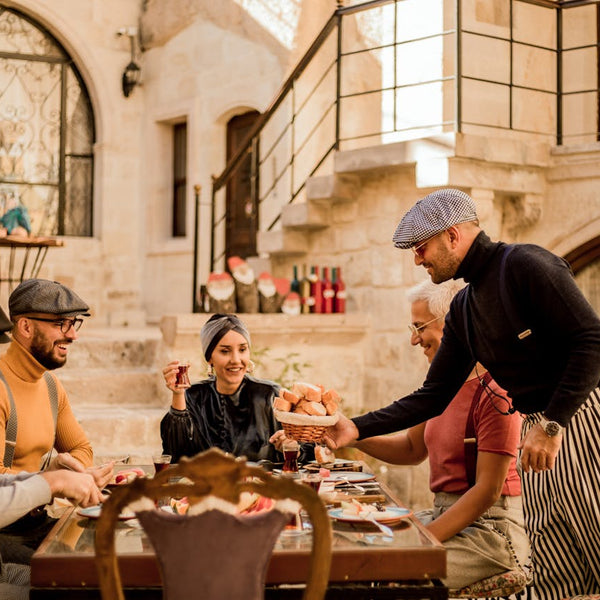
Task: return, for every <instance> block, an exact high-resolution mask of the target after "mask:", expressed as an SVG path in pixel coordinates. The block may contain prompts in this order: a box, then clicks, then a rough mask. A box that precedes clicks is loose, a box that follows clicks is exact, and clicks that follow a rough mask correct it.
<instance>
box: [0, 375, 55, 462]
mask: <svg viewBox="0 0 600 600" xmlns="http://www.w3.org/2000/svg"><path fill="white" fill-rule="evenodd" d="M44 379H45V380H46V385H47V386H48V397H49V398H50V409H51V410H52V419H53V421H54V436H55V438H56V421H57V418H58V390H57V389H56V382H55V381H54V377H52V375H50V373H49V372H48V371H45V372H44ZM0 381H2V383H3V384H4V387H5V388H6V394H7V396H8V401H9V403H10V416H9V417H8V421H7V423H6V434H5V435H6V437H5V444H4V466H5V467H6V468H7V469H9V468H10V467H11V466H12V462H13V457H14V454H15V446H16V444H17V409H16V407H15V401H14V398H13V395H12V392H11V390H10V387H9V385H8V383H7V382H6V379H5V378H4V375H3V374H2V371H0ZM52 447H54V442H52ZM51 454H52V448H50V452H49V453H48V456H51ZM42 470H43V469H42Z"/></svg>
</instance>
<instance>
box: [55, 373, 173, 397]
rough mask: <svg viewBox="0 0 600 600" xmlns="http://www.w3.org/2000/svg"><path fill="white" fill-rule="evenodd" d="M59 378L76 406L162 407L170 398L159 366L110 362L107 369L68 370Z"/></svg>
mask: <svg viewBox="0 0 600 600" xmlns="http://www.w3.org/2000/svg"><path fill="white" fill-rule="evenodd" d="M59 378H60V381H61V383H62V384H63V386H64V388H65V390H66V391H67V394H68V395H69V400H70V402H71V406H73V407H80V406H89V405H94V404H96V405H100V404H103V405H107V406H114V405H122V406H128V407H129V406H131V405H143V406H162V405H163V404H164V403H165V402H167V403H168V402H169V399H170V392H169V390H168V389H167V388H166V387H165V384H164V379H163V377H162V373H161V372H160V371H159V370H158V368H155V367H154V368H150V367H138V368H128V369H123V368H121V367H114V366H109V365H106V367H105V368H103V369H98V368H95V369H71V370H69V371H67V370H66V369H65V370H64V371H61V372H60V374H59Z"/></svg>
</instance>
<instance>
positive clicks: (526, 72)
mask: <svg viewBox="0 0 600 600" xmlns="http://www.w3.org/2000/svg"><path fill="white" fill-rule="evenodd" d="M406 4H407V3H405V2H404V0H373V1H371V2H364V3H362V4H360V5H357V6H351V7H345V8H343V7H340V8H338V9H337V10H336V11H335V12H334V13H333V15H332V16H331V18H330V19H329V20H328V21H327V23H326V24H325V26H324V27H323V29H322V31H321V32H320V33H319V35H318V36H317V38H316V39H315V41H314V42H313V43H312V45H311V46H310V48H309V49H308V50H307V52H306V54H305V55H304V56H303V57H302V59H301V60H300V61H299V63H298V65H297V66H296V67H295V69H294V70H293V71H292V73H291V74H290V76H289V77H288V78H287V80H286V81H285V83H284V84H283V86H282V87H281V89H280V91H279V93H278V94H277V95H276V97H275V98H274V100H273V101H272V103H271V105H270V106H269V107H268V108H267V110H266V111H265V112H264V113H263V114H262V115H261V116H260V118H259V119H258V120H257V121H256V123H255V125H254V127H253V128H252V129H251V131H250V132H249V134H248V136H247V138H246V139H245V141H244V143H243V144H242V145H241V147H240V148H239V150H238V151H237V152H236V153H235V155H234V156H233V157H232V158H231V160H230V161H229V162H228V163H227V165H226V167H225V169H224V170H223V172H222V173H221V174H220V175H219V176H218V177H214V179H213V190H212V242H211V253H210V270H211V271H212V270H215V269H223V268H224V261H225V223H226V219H227V214H226V190H227V184H228V182H229V181H230V180H231V178H232V177H235V176H236V174H237V173H238V171H239V169H240V166H241V165H242V164H243V162H244V160H247V157H248V156H250V160H251V195H252V198H251V200H252V205H253V206H254V207H256V210H257V211H258V230H259V231H270V230H273V229H276V228H277V227H278V226H279V220H280V216H281V211H282V209H283V207H284V206H285V205H287V204H289V203H293V202H296V201H298V199H299V198H300V197H301V195H302V193H303V190H304V188H305V184H306V181H307V180H308V178H309V177H311V176H313V175H319V174H322V173H323V174H325V173H331V172H332V160H333V154H334V151H335V150H339V149H352V148H358V147H364V146H369V145H377V144H385V143H389V142H393V141H402V140H409V139H418V138H425V137H435V136H442V137H444V136H445V135H448V134H450V135H452V134H453V133H454V132H465V133H471V132H473V133H480V134H484V135H491V134H493V132H498V131H501V130H504V131H508V132H515V134H518V135H519V136H525V137H527V136H531V137H532V138H534V139H543V140H546V141H550V142H551V143H556V144H565V143H580V142H590V141H596V140H598V139H599V132H598V120H599V116H598V105H599V102H598V98H599V89H598V81H599V80H600V77H599V76H598V54H599V52H600V50H599V48H600V46H599V44H598V29H600V25H598V0H587V1H586V0H577V1H575V0H572V1H570V0H567V1H562V2H552V1H549V0H511V1H510V2H509V3H508V4H506V6H507V7H508V12H507V14H506V15H503V16H502V17H503V18H504V19H505V22H504V23H502V26H498V25H497V23H485V20H484V22H483V23H482V22H481V21H480V20H477V19H474V17H473V15H472V14H469V13H468V10H467V8H468V7H467V8H464V7H463V3H462V2H461V0H456V11H455V15H454V22H453V23H452V26H448V25H444V23H443V18H441V17H439V21H440V24H439V25H435V18H434V17H433V15H432V16H431V17H432V18H430V19H429V18H428V19H423V18H422V17H421V18H420V19H419V20H414V21H413V20H411V18H410V15H408V14H407V13H405V11H404V7H405V5H406ZM412 4H413V5H414V3H412ZM440 4H441V3H440ZM491 4H492V1H491V0H490V5H491ZM464 6H465V7H466V6H467V3H465V5H464ZM468 6H472V4H471V3H469V5H468ZM567 11H569V12H568V13H567ZM575 11H587V12H589V13H590V14H589V15H587V14H586V13H579V14H577V13H576V12H575ZM566 14H568V16H569V22H568V23H566V22H565V15H566ZM442 16H443V15H442ZM574 16H579V17H581V16H583V17H584V18H579V19H576V18H571V17H574ZM588 17H593V18H591V19H590V18H588ZM526 21H528V22H531V21H536V22H538V21H539V27H535V28H531V27H529V29H527V28H526V27H523V23H524V22H526ZM590 21H591V22H593V27H592V26H590V25H589V23H590ZM423 22H426V23H427V25H426V26H424V25H423ZM583 22H585V23H587V25H586V27H587V29H585V28H584V30H583V31H582V30H581V24H582V23H583ZM432 24H433V25H432ZM578 27H579V31H577V32H576V33H575V29H576V28H578ZM482 51H483V54H485V55H482ZM486 53H487V54H486ZM590 64H593V65H595V70H594V72H593V73H589V72H588V69H587V68H586V66H589V65H590ZM504 135H506V134H504Z"/></svg>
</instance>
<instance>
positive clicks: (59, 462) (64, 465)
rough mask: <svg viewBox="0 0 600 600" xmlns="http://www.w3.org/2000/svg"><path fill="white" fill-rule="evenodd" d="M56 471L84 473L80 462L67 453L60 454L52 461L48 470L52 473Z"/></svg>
mask: <svg viewBox="0 0 600 600" xmlns="http://www.w3.org/2000/svg"><path fill="white" fill-rule="evenodd" d="M56 469H68V470H69V471H76V472H77V473H83V472H84V471H85V467H84V466H83V464H82V463H81V461H79V460H77V459H76V458H75V457H74V456H71V454H69V453H68V452H61V453H60V454H57V455H56V456H55V457H54V458H53V459H52V462H51V463H50V466H49V467H48V470H50V471H54V470H56Z"/></svg>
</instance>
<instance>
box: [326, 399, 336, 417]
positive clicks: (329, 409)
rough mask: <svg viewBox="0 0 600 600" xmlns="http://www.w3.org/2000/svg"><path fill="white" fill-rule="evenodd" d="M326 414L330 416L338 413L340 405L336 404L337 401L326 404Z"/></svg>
mask: <svg viewBox="0 0 600 600" xmlns="http://www.w3.org/2000/svg"><path fill="white" fill-rule="evenodd" d="M324 405H325V412H326V413H327V414H328V415H335V413H336V412H337V409H338V404H337V402H335V400H329V402H325V403H324Z"/></svg>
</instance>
